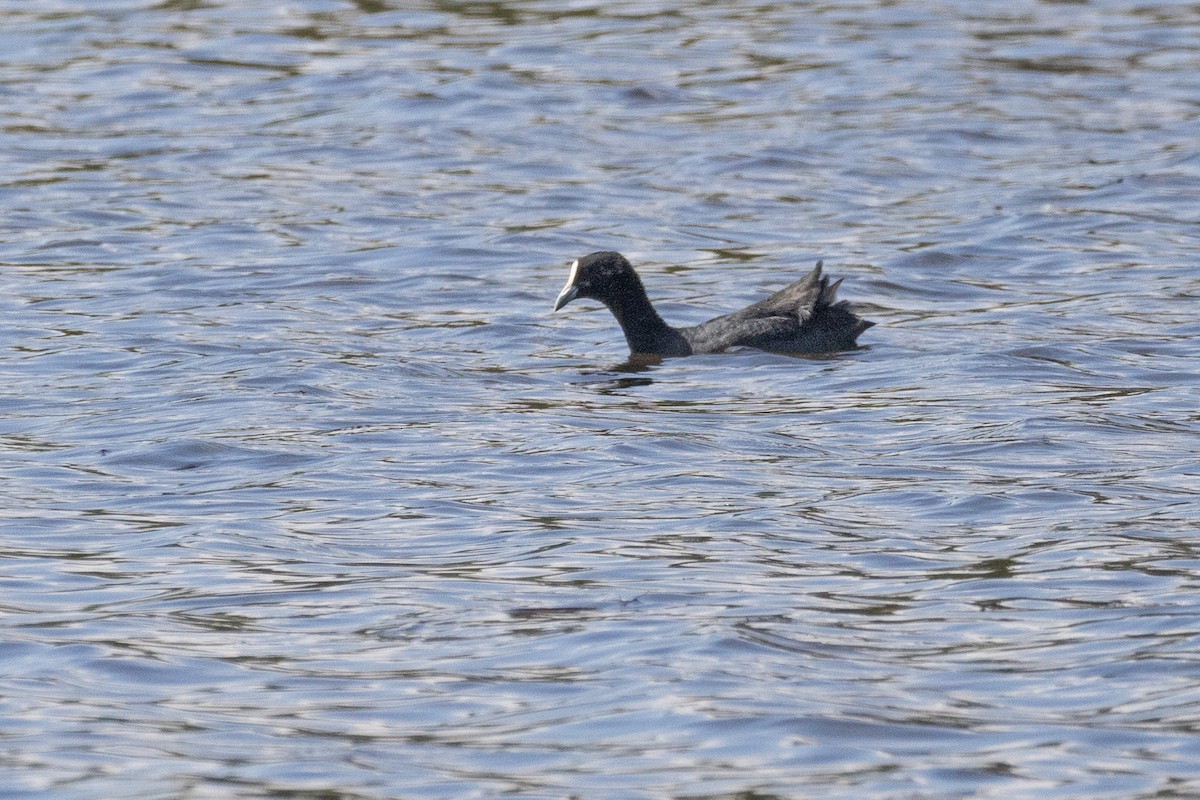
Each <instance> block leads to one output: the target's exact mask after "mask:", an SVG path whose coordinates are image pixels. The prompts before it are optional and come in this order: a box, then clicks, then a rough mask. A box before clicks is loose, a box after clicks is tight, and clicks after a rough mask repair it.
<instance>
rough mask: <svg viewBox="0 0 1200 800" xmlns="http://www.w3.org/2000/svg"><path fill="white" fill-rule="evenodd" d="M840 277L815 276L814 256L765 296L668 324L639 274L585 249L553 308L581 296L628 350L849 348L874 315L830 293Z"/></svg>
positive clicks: (617, 258)
mask: <svg viewBox="0 0 1200 800" xmlns="http://www.w3.org/2000/svg"><path fill="white" fill-rule="evenodd" d="M840 284H841V281H840V280H838V281H835V282H834V283H832V284H830V282H829V278H827V277H822V276H821V262H820V261H818V262H817V266H816V267H814V268H813V271H812V272H810V273H808V275H807V276H806V277H804V278H801V279H800V280H798V281H796V282H795V283H793V284H792V285H791V286H788V287H787V288H784V289H780V290H779V291H778V292H776V293H775V294H773V295H771V296H770V297H768V298H767V299H765V300H760V301H759V302H757V303H755V304H754V305H752V306H749V307H747V308H743V309H742V310H741V311H735V312H734V313H732V314H726V315H725V316H722V317H717V318H716V319H710V320H709V321H708V322H704V323H701V324H700V325H696V326H693V327H690V328H672V327H671V326H670V325H668V324H667V323H666V322H664V321H663V318H662V317H660V316H659V315H658V312H657V311H655V310H654V306H653V305H652V304H651V303H650V298H648V297H647V296H646V289H645V287H643V286H642V279H641V278H639V277H638V274H637V272H635V271H634V269H633V266H632V265H631V264H630V263H629V261H628V260H627V259H626V258H625V256H623V255H621V254H620V253H607V252H601V253H591V254H590V255H586V256H584V257H583V258H580V259H576V260H575V262H574V263H572V264H571V274H570V276H569V277H568V278H567V285H566V286H564V287H563V290H562V291H561V292H560V293H559V295H558V299H557V300H555V301H554V310H555V311H558V310H559V309H560V308H562V307H563V306H565V305H566V304H567V303H569V302H571V301H572V300H576V299H578V298H581V297H587V298H591V299H592V300H599V301H600V302H601V303H603V304H604V305H606V306H608V309H609V310H610V311H612V313H613V316H615V317H616V318H617V322H618V323H620V325H621V330H623V331H624V332H625V340H626V341H627V342H629V350H630V352H632V353H634V354H635V355H656V356H690V355H693V354H698V353H718V352H720V351H722V350H728V349H729V348H731V347H754V348H757V349H759V350H767V351H769V352H772V353H789V354H795V355H806V354H807V355H812V354H817V353H834V352H837V351H839V350H853V349H854V348H855V347H857V346H858V345H857V343H856V340H857V339H858V335H859V334H860V333H862V332H863V331H865V330H866V329H867V328H869V327H871V326H872V325H874V324H875V323H873V322H868V321H867V320H865V319H862V318H861V317H858V316H857V315H855V313H854V311H853V310H852V309H851V307H850V304H849V303H848V302H847V301H845V300H841V301H835V299H834V296H835V294H836V293H837V288H838V286H839V285H840Z"/></svg>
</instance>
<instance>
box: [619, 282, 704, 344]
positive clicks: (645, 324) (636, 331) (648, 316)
mask: <svg viewBox="0 0 1200 800" xmlns="http://www.w3.org/2000/svg"><path fill="white" fill-rule="evenodd" d="M608 307H609V309H611V310H612V313H613V316H615V317H616V318H617V322H618V323H620V325H621V330H622V331H624V332H625V341H627V342H628V343H629V350H630V351H631V352H633V353H647V354H657V355H686V354H687V353H690V352H691V348H690V346H689V345H688V344H687V340H686V339H684V338H683V335H682V334H681V333H680V332H679V331H677V330H675V329H674V328H672V327H671V326H670V325H668V324H667V323H666V322H664V321H663V318H662V317H660V316H659V315H658V312H657V311H655V310H654V306H653V305H651V303H650V299H649V298H648V297H646V294H645V292H644V291H642V292H628V293H625V294H623V295H622V296H621V297H620V298H618V299H617V301H615V302H612V303H610V304H608Z"/></svg>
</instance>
